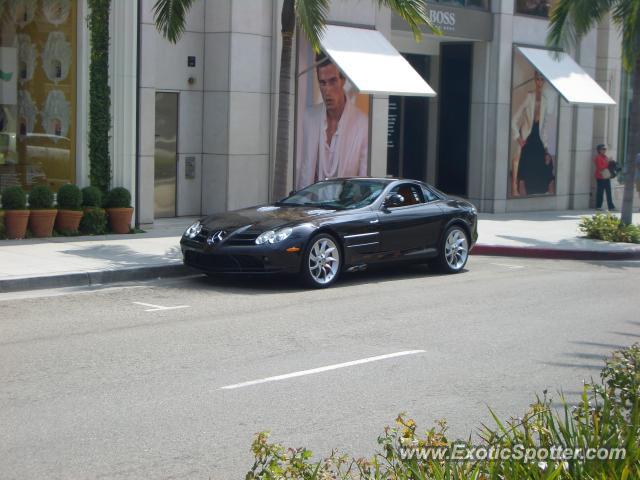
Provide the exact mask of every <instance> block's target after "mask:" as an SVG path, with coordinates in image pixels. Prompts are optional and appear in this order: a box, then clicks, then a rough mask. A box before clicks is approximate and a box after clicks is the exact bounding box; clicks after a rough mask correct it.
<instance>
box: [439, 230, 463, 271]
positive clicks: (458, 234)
mask: <svg viewBox="0 0 640 480" xmlns="http://www.w3.org/2000/svg"><path fill="white" fill-rule="evenodd" d="M468 256H469V243H468V241H467V236H466V235H465V233H464V232H463V231H462V230H461V229H459V228H452V229H451V230H450V231H449V235H448V236H447V240H446V241H445V244H444V258H445V260H446V261H447V265H448V266H449V268H450V269H451V270H452V271H457V270H460V269H461V268H462V267H464V265H465V263H467V257H468Z"/></svg>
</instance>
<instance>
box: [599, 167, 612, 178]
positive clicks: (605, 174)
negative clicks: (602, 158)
mask: <svg viewBox="0 0 640 480" xmlns="http://www.w3.org/2000/svg"><path fill="white" fill-rule="evenodd" d="M600 177H601V178H602V179H603V180H609V179H610V178H611V171H610V170H609V169H608V168H603V169H602V170H600Z"/></svg>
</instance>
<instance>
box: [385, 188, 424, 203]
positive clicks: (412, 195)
mask: <svg viewBox="0 0 640 480" xmlns="http://www.w3.org/2000/svg"><path fill="white" fill-rule="evenodd" d="M391 193H399V194H400V195H402V197H403V198H404V202H403V203H402V205H398V207H406V206H409V205H417V204H419V203H424V196H423V195H422V189H421V188H419V187H418V186H417V185H415V184H413V183H402V184H400V185H398V186H396V187H394V188H393V189H392V190H391ZM398 207H396V208H398Z"/></svg>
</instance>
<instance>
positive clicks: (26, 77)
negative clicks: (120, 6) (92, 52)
mask: <svg viewBox="0 0 640 480" xmlns="http://www.w3.org/2000/svg"><path fill="white" fill-rule="evenodd" d="M76 3H77V2H75V1H72V0H15V1H12V2H0V19H2V20H1V21H2V25H0V27H1V28H0V191H1V190H3V189H4V188H6V187H8V186H13V185H20V186H22V187H23V188H25V190H27V191H29V190H31V188H32V187H33V186H34V185H38V184H45V185H49V186H50V187H51V188H52V189H53V190H54V191H57V189H58V188H59V187H60V186H61V185H64V184H65V183H69V182H71V183H73V182H75V171H76V162H75V121H76V119H75V115H76V41H77V39H76V15H77V11H76V8H77V6H76Z"/></svg>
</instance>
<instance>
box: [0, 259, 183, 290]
mask: <svg viewBox="0 0 640 480" xmlns="http://www.w3.org/2000/svg"><path fill="white" fill-rule="evenodd" d="M190 274H193V270H191V269H190V268H189V267H186V266H184V265H183V264H182V263H176V264H174V265H157V266H152V267H133V268H124V269H120V270H102V271H95V272H78V273H66V274H62V275H49V276H43V277H28V278H12V279H7V280H0V293H8V292H18V291H22V290H41V289H44V288H62V287H88V286H91V285H98V284H108V283H118V282H129V281H136V280H137V281H139V280H150V279H153V278H168V277H181V276H186V275H190Z"/></svg>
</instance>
